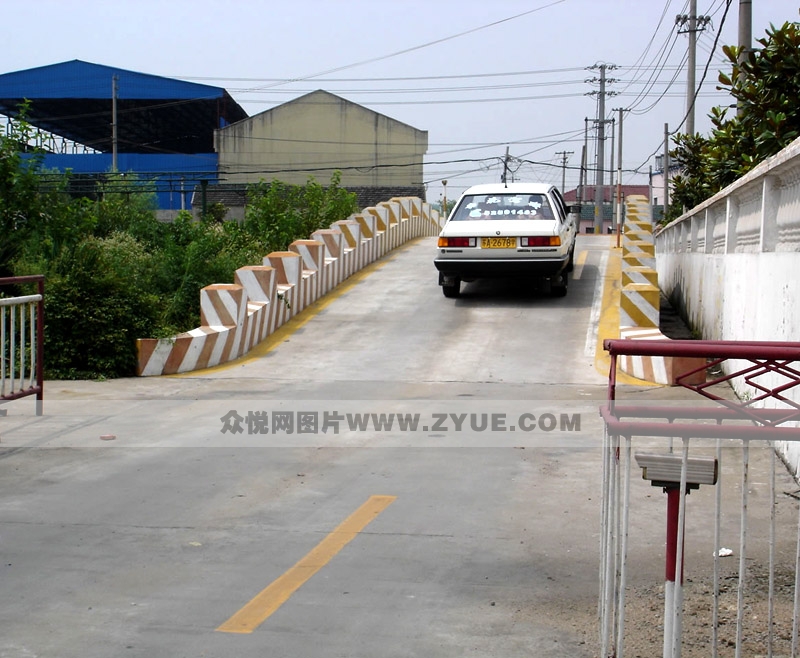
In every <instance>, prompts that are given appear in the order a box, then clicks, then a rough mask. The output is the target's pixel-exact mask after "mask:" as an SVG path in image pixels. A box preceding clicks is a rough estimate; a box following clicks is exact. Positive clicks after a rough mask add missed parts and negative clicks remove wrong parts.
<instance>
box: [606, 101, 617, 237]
mask: <svg viewBox="0 0 800 658" xmlns="http://www.w3.org/2000/svg"><path fill="white" fill-rule="evenodd" d="M615 127H616V121H615V120H614V118H613V117H612V118H611V164H610V165H609V167H608V183H609V186H610V187H611V191H610V193H609V195H608V196H609V198H610V201H611V228H612V230H614V231H616V229H617V214H616V213H617V207H616V204H615V203H614V191H615V189H616V187H615V185H614V135H615V134H616V131H615V130H614V128H615Z"/></svg>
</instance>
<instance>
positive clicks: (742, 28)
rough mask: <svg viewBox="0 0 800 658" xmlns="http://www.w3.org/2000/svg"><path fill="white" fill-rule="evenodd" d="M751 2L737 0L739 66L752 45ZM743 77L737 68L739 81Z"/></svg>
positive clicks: (739, 111)
mask: <svg viewBox="0 0 800 658" xmlns="http://www.w3.org/2000/svg"><path fill="white" fill-rule="evenodd" d="M752 39H753V3H752V0H739V47H740V48H741V51H740V52H739V57H738V60H737V61H738V63H739V66H740V67H741V65H742V62H744V61H745V59H747V55H748V54H749V52H750V51H751V50H752V46H753V41H752ZM744 78H745V75H744V72H742V70H741V68H740V69H739V82H742V81H743V80H744ZM736 113H737V115H738V114H741V113H742V107H741V103H740V104H739V108H738V109H737V110H736Z"/></svg>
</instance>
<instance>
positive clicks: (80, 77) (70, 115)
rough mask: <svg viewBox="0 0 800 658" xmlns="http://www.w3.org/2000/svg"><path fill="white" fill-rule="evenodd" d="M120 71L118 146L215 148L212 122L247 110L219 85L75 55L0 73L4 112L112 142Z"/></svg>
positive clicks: (138, 149) (80, 138) (106, 146)
mask: <svg viewBox="0 0 800 658" xmlns="http://www.w3.org/2000/svg"><path fill="white" fill-rule="evenodd" d="M114 78H116V90H117V91H116V98H117V134H118V142H117V151H118V152H119V153H124V152H127V153H210V152H212V151H213V150H214V130H215V129H218V128H222V127H224V126H226V125H228V124H230V123H234V122H236V121H241V120H242V119H245V118H247V112H245V111H244V109H242V107H241V106H240V105H239V104H238V103H237V102H236V101H235V100H233V98H232V97H231V96H230V94H228V92H227V91H225V89H222V88H221V87H212V86H210V85H201V84H196V83H193V82H185V81H183V80H173V79H170V78H164V77H161V76H157V75H149V74H146V73H137V72H136V71H128V70H125V69H119V68H114V67H111V66H103V65H100V64H91V63H89V62H83V61H80V60H72V61H70V62H63V63H61V64H51V65H49V66H41V67H38V68H33V69H27V70H25V71H15V72H13V73H6V74H3V75H0V114H5V115H7V116H17V114H18V113H19V107H20V104H21V103H22V102H23V101H24V100H25V99H27V100H29V101H30V103H31V108H30V111H29V114H28V121H29V122H30V123H31V124H32V125H34V126H36V127H38V128H41V129H42V130H46V131H48V132H50V133H53V134H55V135H59V136H62V137H66V138H67V139H70V140H72V141H73V142H77V143H79V144H84V145H86V146H90V147H92V148H94V149H96V150H98V151H101V152H104V153H110V152H111V150H112V139H111V123H112V96H113V93H112V87H113V80H114Z"/></svg>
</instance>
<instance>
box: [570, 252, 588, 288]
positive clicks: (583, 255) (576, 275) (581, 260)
mask: <svg viewBox="0 0 800 658" xmlns="http://www.w3.org/2000/svg"><path fill="white" fill-rule="evenodd" d="M588 257H589V250H588V249H584V250H583V251H581V252H580V253H579V254H578V257H577V258H576V259H575V269H574V270H573V272H572V280H573V281H577V280H578V279H580V278H581V275H582V274H583V267H584V265H586V259H587V258H588Z"/></svg>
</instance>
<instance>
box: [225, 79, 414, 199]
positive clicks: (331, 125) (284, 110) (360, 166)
mask: <svg viewBox="0 0 800 658" xmlns="http://www.w3.org/2000/svg"><path fill="white" fill-rule="evenodd" d="M427 147H428V133H427V132H426V131H423V130H417V129H416V128H413V127H411V126H408V125H406V124H403V123H401V122H399V121H396V120H394V119H391V118H390V117H387V116H384V115H382V114H379V113H377V112H373V111H372V110H369V109H367V108H365V107H362V106H360V105H357V104H355V103H351V102H349V101H347V100H345V99H343V98H340V97H338V96H335V95H334V94H329V93H327V92H324V91H317V92H313V93H311V94H308V95H306V96H303V97H301V98H299V99H297V100H295V101H292V102H289V103H285V104H284V105H280V106H278V107H276V108H273V109H271V110H268V111H266V112H262V113H261V114H258V115H256V116H253V117H250V118H249V119H245V120H244V121H240V122H238V123H235V124H233V125H231V126H227V127H226V128H223V129H222V130H218V131H216V133H215V148H216V151H217V153H218V155H219V168H220V169H219V170H220V181H221V182H223V183H242V182H257V181H258V180H260V179H264V180H272V179H273V178H278V179H279V180H282V181H284V182H286V183H290V184H295V185H303V184H305V183H306V182H307V180H308V177H309V176H314V178H316V179H317V181H318V182H320V183H322V184H325V183H326V182H328V181H329V180H330V177H331V175H332V173H333V171H334V170H335V169H339V170H341V172H342V186H343V187H348V188H352V187H362V186H369V187H376V186H383V187H421V186H422V159H423V155H424V154H425V152H426V150H427ZM409 163H413V164H411V165H409Z"/></svg>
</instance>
